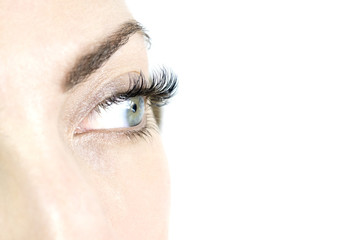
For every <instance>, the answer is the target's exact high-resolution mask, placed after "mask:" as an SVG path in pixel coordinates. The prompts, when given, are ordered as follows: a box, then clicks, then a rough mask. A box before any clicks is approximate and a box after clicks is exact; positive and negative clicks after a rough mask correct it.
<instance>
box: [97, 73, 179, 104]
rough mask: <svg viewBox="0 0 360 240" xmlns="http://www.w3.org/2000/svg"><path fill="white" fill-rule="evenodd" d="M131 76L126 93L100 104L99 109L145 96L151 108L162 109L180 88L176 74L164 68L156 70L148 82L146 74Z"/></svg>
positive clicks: (115, 95) (116, 95)
mask: <svg viewBox="0 0 360 240" xmlns="http://www.w3.org/2000/svg"><path fill="white" fill-rule="evenodd" d="M129 76H130V87H129V89H128V90H127V91H126V92H123V93H118V94H114V95H113V96H111V97H109V98H108V99H106V100H105V101H103V102H102V103H100V104H99V107H102V108H107V107H108V106H110V105H111V104H114V103H119V102H123V101H125V100H127V99H129V98H131V97H136V96H144V97H147V98H148V101H149V103H150V105H151V106H154V107H162V106H164V105H166V104H167V103H168V102H169V100H170V99H171V98H172V97H173V96H174V95H175V93H176V91H177V87H178V79H177V76H176V74H174V72H172V71H171V70H169V69H167V68H165V67H162V68H160V69H158V70H154V71H153V72H152V74H151V76H150V77H149V81H147V79H146V77H145V76H144V74H142V73H140V74H139V75H137V76H134V75H129Z"/></svg>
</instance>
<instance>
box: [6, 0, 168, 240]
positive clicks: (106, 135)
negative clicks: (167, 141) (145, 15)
mask: <svg viewBox="0 0 360 240" xmlns="http://www.w3.org/2000/svg"><path fill="white" fill-rule="evenodd" d="M0 6H1V7H0V32H1V33H2V34H0V84H1V88H0V149H1V151H0V239H166V238H167V217H168V205H169V179H168V171H167V164H166V160H165V158H164V154H163V150H162V145H161V140H160V138H159V133H158V126H157V121H156V114H155V110H156V109H155V107H154V106H153V105H152V106H151V105H150V103H156V104H155V105H161V104H162V103H163V102H162V101H163V100H164V99H166V98H167V97H168V96H169V94H170V91H171V89H172V88H173V86H169V83H168V82H166V81H167V80H166V78H167V77H166V76H165V75H166V74H158V75H157V77H158V80H156V81H155V84H153V85H152V86H150V85H149V81H151V79H150V78H148V76H149V72H148V66H147V56H146V49H147V43H146V38H147V36H146V34H144V32H143V31H142V29H141V27H140V26H139V25H138V24H137V23H136V22H135V21H134V20H133V18H132V16H131V14H130V13H129V11H128V10H127V8H126V6H125V5H124V2H123V1H120V0H116V1H115V0H77V1H73V0H68V1H67V0H64V1H48V0H46V1H45V0H37V1H13V0H1V2H0ZM161 96H162V97H161Z"/></svg>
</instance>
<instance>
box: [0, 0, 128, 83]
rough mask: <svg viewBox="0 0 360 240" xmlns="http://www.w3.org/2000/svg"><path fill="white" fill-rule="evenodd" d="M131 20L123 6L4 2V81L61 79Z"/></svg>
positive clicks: (0, 23)
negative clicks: (94, 46) (85, 52)
mask: <svg viewBox="0 0 360 240" xmlns="http://www.w3.org/2000/svg"><path fill="white" fill-rule="evenodd" d="M131 18H132V17H131V15H130V13H129V12H128V10H127V8H126V6H125V3H124V1H123V0H0V32H1V34H0V75H1V78H0V81H1V83H2V84H3V83H4V82H5V85H6V84H8V83H9V82H11V83H15V82H22V84H24V81H23V79H24V77H23V75H24V74H26V77H27V78H28V79H31V78H32V81H31V83H34V82H37V80H38V79H39V76H47V78H48V79H55V78H59V76H57V74H58V72H60V70H63V71H65V69H67V68H68V67H69V66H70V65H71V64H73V61H74V56H77V55H78V54H79V53H80V52H81V51H83V50H84V48H87V47H88V46H91V44H92V43H94V42H96V41H97V40H99V39H102V38H103V37H104V36H107V35H108V34H109V33H110V32H112V31H113V30H114V29H116V28H117V27H118V26H119V25H121V23H123V22H125V21H126V20H128V19H131ZM55 70H56V71H55ZM9 79H11V81H9ZM28 82H30V81H28ZM46 82H49V81H46Z"/></svg>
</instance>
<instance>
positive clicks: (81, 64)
mask: <svg viewBox="0 0 360 240" xmlns="http://www.w3.org/2000/svg"><path fill="white" fill-rule="evenodd" d="M135 33H141V34H142V35H143V36H144V38H145V40H146V41H147V42H148V43H149V44H150V37H149V35H148V34H147V33H146V31H145V29H144V28H143V27H142V25H141V24H140V23H138V22H137V21H134V20H131V21H127V22H125V23H123V24H121V26H120V27H119V29H118V30H117V31H115V32H114V33H112V34H111V35H109V36H107V37H106V38H105V39H103V40H102V41H100V42H99V43H98V44H96V45H97V46H96V47H95V49H93V50H91V51H89V52H87V53H85V54H83V55H81V56H80V57H78V58H77V60H76V62H75V64H74V66H73V67H72V68H71V69H70V71H69V72H68V73H67V74H66V77H65V90H66V91H68V90H70V89H71V88H73V87H74V86H75V85H77V84H79V83H81V82H83V81H85V80H86V78H87V77H88V76H89V75H91V74H92V73H94V72H95V71H96V70H97V69H99V68H100V67H102V66H103V65H104V63H105V62H106V61H107V60H108V59H109V58H110V57H111V56H112V55H113V54H114V53H115V52H116V51H117V50H118V49H119V48H120V47H121V46H124V45H125V44H126V43H127V42H128V41H129V39H130V37H131V36H132V35H134V34H135Z"/></svg>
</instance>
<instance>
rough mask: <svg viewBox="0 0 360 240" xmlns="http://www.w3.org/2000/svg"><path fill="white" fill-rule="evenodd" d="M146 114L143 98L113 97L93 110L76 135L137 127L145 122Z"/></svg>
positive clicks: (78, 128)
mask: <svg viewBox="0 0 360 240" xmlns="http://www.w3.org/2000/svg"><path fill="white" fill-rule="evenodd" d="M144 112H145V100H144V97H142V96H137V97H131V98H127V99H122V98H118V97H112V98H110V99H108V100H105V101H104V102H103V103H100V104H99V105H98V106H97V107H96V108H95V109H93V110H92V111H91V112H90V114H89V115H88V116H87V117H86V118H85V119H83V121H82V122H81V123H80V125H79V126H78V127H77V129H76V133H83V132H87V131H91V130H100V129H115V128H116V129H117V128H119V129H121V128H130V127H135V126H137V125H139V124H140V123H141V122H142V121H143V118H144Z"/></svg>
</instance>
